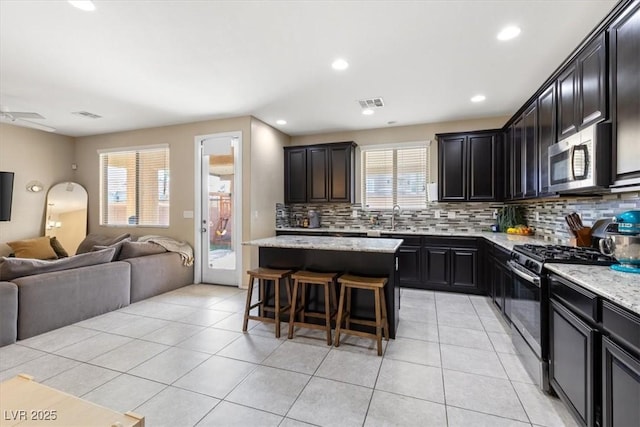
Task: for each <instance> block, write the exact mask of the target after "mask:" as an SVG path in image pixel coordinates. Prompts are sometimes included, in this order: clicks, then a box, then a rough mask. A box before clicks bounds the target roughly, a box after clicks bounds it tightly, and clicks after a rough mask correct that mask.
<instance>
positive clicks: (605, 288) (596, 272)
mask: <svg viewBox="0 0 640 427" xmlns="http://www.w3.org/2000/svg"><path fill="white" fill-rule="evenodd" d="M545 268H547V270H549V271H552V272H554V273H557V274H558V275H560V276H562V277H564V278H566V279H569V280H571V281H572V282H575V283H576V284H578V285H580V286H582V287H584V288H586V289H588V290H590V291H593V292H594V293H596V294H598V295H601V296H603V297H605V298H607V299H608V300H610V301H612V302H615V303H616V304H618V305H620V306H621V307H624V308H626V309H628V310H630V311H632V312H634V313H636V314H638V315H640V274H635V273H622V272H619V271H614V270H612V269H611V268H609V267H602V266H595V265H576V264H551V263H549V264H545Z"/></svg>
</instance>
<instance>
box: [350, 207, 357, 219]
mask: <svg viewBox="0 0 640 427" xmlns="http://www.w3.org/2000/svg"><path fill="white" fill-rule="evenodd" d="M351 216H352V217H353V218H358V210H357V209H353V210H352V211H351Z"/></svg>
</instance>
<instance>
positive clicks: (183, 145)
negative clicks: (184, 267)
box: [76, 116, 251, 245]
mask: <svg viewBox="0 0 640 427" xmlns="http://www.w3.org/2000/svg"><path fill="white" fill-rule="evenodd" d="M232 131H241V132H242V134H243V141H244V144H243V148H244V149H243V168H244V171H247V172H248V173H250V167H249V166H250V162H249V150H250V144H249V142H248V141H249V135H250V132H251V127H250V117H248V116H247V117H238V118H233V119H223V120H209V121H203V122H196V123H188V124H182V125H174V126H164V127H157V128H149V129H139V130H132V131H127V132H118V133H110V134H104V135H96V136H88V137H82V138H77V140H76V161H77V163H78V170H77V173H76V180H77V181H78V182H79V183H80V184H82V185H84V187H85V188H86V189H87V192H88V193H89V232H90V233H100V234H108V235H118V234H122V233H127V232H130V233H132V234H135V235H144V234H157V235H163V236H169V237H173V238H174V239H177V240H184V241H186V242H188V243H189V244H191V245H193V244H194V239H195V237H194V223H193V218H184V217H183V212H184V211H193V210H194V209H195V196H194V191H195V189H194V188H195V187H194V179H195V171H196V170H198V169H199V168H196V165H195V164H194V163H195V153H194V150H195V142H194V141H195V137H196V136H200V135H208V134H213V133H221V132H232ZM154 144H168V145H169V150H170V159H169V168H170V173H171V189H170V194H171V207H170V213H169V227H168V228H153V227H136V228H133V229H132V228H129V227H126V226H124V227H111V226H109V227H107V226H101V225H100V218H99V215H100V203H99V200H98V199H99V194H100V177H99V173H98V171H99V159H98V150H102V149H112V148H121V147H139V146H145V145H154ZM249 188H250V187H249V185H248V183H246V182H245V185H244V186H243V190H244V191H245V192H244V194H243V205H244V204H248V203H249V200H250V199H249V195H250V193H249ZM249 224H250V220H249V216H248V212H246V214H245V215H244V218H243V229H248V227H249Z"/></svg>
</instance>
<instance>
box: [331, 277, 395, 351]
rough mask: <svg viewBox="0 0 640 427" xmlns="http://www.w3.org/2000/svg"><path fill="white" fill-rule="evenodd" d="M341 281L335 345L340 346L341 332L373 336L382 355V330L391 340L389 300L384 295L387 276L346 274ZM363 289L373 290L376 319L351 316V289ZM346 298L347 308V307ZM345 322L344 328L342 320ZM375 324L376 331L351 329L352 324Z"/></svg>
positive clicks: (387, 338) (385, 336)
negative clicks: (388, 314)
mask: <svg viewBox="0 0 640 427" xmlns="http://www.w3.org/2000/svg"><path fill="white" fill-rule="evenodd" d="M338 283H340V302H339V303H338V318H337V320H336V340H335V346H336V347H340V333H341V332H343V333H345V334H349V335H356V336H359V337H365V338H373V339H375V340H376V342H377V345H378V356H382V331H384V338H385V339H386V340H387V341H389V321H388V318H387V302H386V299H385V297H384V287H385V285H386V284H387V278H386V277H362V276H355V275H352V274H345V275H343V276H341V277H340V278H339V279H338ZM352 289H363V290H368V291H373V294H374V303H375V320H364V319H352V318H351V290H352ZM345 299H346V308H345ZM343 321H344V322H345V328H344V329H343V328H342V327H341V326H342V322H343ZM351 323H355V324H357V325H365V326H374V327H375V328H376V333H375V334H374V333H370V332H362V331H356V330H353V329H350V324H351Z"/></svg>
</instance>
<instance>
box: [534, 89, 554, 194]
mask: <svg viewBox="0 0 640 427" xmlns="http://www.w3.org/2000/svg"><path fill="white" fill-rule="evenodd" d="M555 142H556V91H555V86H554V85H551V86H549V87H548V88H547V89H545V90H544V92H542V94H541V95H540V96H539V97H538V196H539V197H544V196H548V195H550V192H549V147H550V146H551V145H552V144H554V143H555Z"/></svg>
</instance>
